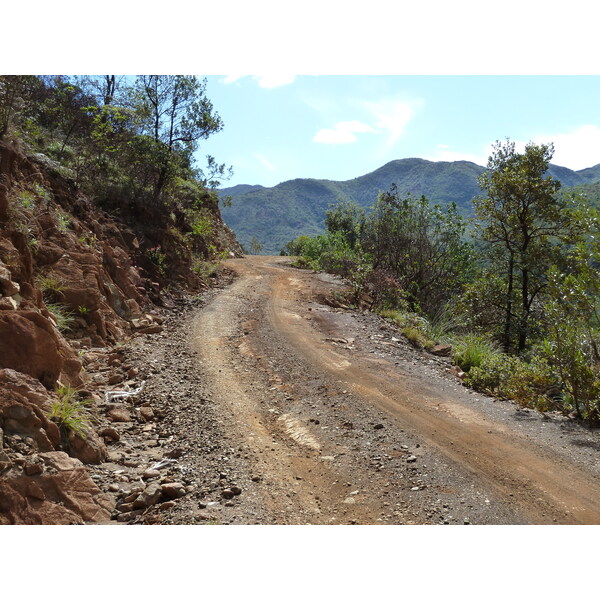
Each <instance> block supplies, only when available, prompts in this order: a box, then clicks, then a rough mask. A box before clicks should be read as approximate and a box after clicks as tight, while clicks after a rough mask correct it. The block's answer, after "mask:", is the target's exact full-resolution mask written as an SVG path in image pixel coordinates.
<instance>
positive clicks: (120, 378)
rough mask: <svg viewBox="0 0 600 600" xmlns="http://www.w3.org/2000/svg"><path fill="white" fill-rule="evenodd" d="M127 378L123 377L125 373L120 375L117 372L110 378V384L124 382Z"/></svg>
mask: <svg viewBox="0 0 600 600" xmlns="http://www.w3.org/2000/svg"><path fill="white" fill-rule="evenodd" d="M124 379H125V378H124V377H123V375H120V374H119V373H115V374H114V375H111V376H110V377H109V378H108V385H117V384H118V383H123V380H124Z"/></svg>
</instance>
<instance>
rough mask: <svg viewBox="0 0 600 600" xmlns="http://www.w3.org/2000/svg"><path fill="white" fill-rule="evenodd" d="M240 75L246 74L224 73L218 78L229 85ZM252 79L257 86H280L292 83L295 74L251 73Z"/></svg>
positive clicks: (239, 77) (240, 77) (268, 87)
mask: <svg viewBox="0 0 600 600" xmlns="http://www.w3.org/2000/svg"><path fill="white" fill-rule="evenodd" d="M242 77H247V75H226V76H225V77H223V79H221V80H220V82H221V83H224V84H225V85H229V84H231V83H235V82H236V81H239V80H240V79H242ZM252 79H254V80H255V81H257V82H258V85H259V87H261V88H267V89H270V88H275V87H280V86H282V85H289V84H290V83H294V81H295V80H296V76H295V75H252Z"/></svg>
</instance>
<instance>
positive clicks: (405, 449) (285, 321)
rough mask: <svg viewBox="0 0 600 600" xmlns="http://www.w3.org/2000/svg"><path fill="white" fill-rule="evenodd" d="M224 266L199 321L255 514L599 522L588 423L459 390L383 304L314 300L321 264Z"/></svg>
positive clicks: (209, 374)
mask: <svg viewBox="0 0 600 600" xmlns="http://www.w3.org/2000/svg"><path fill="white" fill-rule="evenodd" d="M228 266H229V267H230V268H232V269H233V270H234V271H235V272H236V273H237V275H238V277H237V278H236V280H235V282H234V283H233V284H232V285H231V286H229V287H228V288H226V289H224V290H223V291H221V292H220V293H219V295H217V296H216V297H215V298H214V299H213V300H212V302H211V303H210V304H209V305H208V306H207V307H205V308H204V309H203V310H202V311H201V312H200V313H199V314H198V316H197V318H196V319H195V323H194V333H193V335H194V339H195V340H196V350H197V352H198V353H199V355H200V360H201V364H202V372H203V376H204V378H205V380H206V383H207V385H208V386H209V388H210V389H211V390H213V395H214V396H215V397H218V398H219V402H220V403H221V407H222V408H223V409H224V411H225V412H227V413H229V415H230V416H231V418H232V424H233V426H234V428H235V429H236V434H235V435H236V437H237V436H239V437H237V439H238V441H239V444H240V445H242V446H244V447H245V448H247V450H248V455H247V456H248V460H249V463H250V465H251V470H252V472H253V481H254V483H255V484H256V485H254V486H253V488H252V491H249V492H248V493H246V494H245V497H244V501H245V503H246V505H247V506H249V507H250V506H253V507H254V508H253V509H252V510H254V511H255V518H256V519H258V520H257V521H256V522H269V523H479V524H481V523H532V524H534V523H571V524H574V523H584V524H592V523H596V524H597V523H600V485H599V483H598V481H599V474H600V468H599V465H598V462H599V461H598V453H599V450H600V442H599V438H598V435H597V432H590V431H589V430H586V429H584V428H581V427H580V426H579V425H576V424H574V423H572V422H570V421H568V420H567V419H565V418H563V417H559V416H553V417H551V418H543V417H541V416H539V415H537V414H535V413H533V412H530V411H523V410H519V409H517V408H516V406H515V405H512V404H510V403H505V402H494V401H493V400H492V399H491V398H488V397H485V396H480V395H478V394H473V393H472V392H470V391H469V390H466V389H465V388H463V387H462V386H461V385H460V384H459V383H458V382H455V381H453V380H452V379H451V378H450V376H448V375H446V374H445V370H446V368H447V365H445V364H444V363H443V361H436V360H434V359H432V358H431V357H429V358H427V357H422V356H418V354H417V353H415V351H413V350H412V349H409V348H407V347H406V346H405V345H403V343H402V342H401V341H399V340H398V339H397V338H396V337H394V331H393V330H392V329H391V328H389V327H388V326H387V325H382V324H381V323H382V321H381V320H380V319H379V318H378V317H376V316H374V315H369V314H361V313H356V312H353V311H345V310H340V309H334V308H331V307H330V306H327V305H324V304H320V303H318V302H317V299H318V298H320V297H323V295H327V294H329V295H330V296H331V295H332V294H333V293H335V291H336V289H338V290H339V289H340V286H341V284H340V283H339V282H337V281H336V280H335V279H333V278H331V277H329V276H326V275H316V274H313V273H310V272H307V271H299V270H296V269H292V268H291V267H289V265H288V259H286V258H279V257H251V258H245V259H238V260H232V261H229V262H228ZM396 335H398V334H396ZM398 337H399V336H398ZM259 515H260V516H259Z"/></svg>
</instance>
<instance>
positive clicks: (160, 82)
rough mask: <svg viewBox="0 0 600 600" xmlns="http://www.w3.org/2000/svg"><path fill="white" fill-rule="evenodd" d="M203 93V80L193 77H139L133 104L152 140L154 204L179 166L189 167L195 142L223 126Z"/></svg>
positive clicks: (204, 82)
mask: <svg viewBox="0 0 600 600" xmlns="http://www.w3.org/2000/svg"><path fill="white" fill-rule="evenodd" d="M205 91H206V80H203V81H201V80H199V79H198V78H197V77H195V76H187V75H139V76H138V78H137V80H136V85H135V86H134V89H133V94H132V100H133V105H134V107H135V110H136V112H137V113H138V114H140V116H141V117H142V133H143V134H145V135H148V136H150V137H151V139H152V140H153V143H154V147H155V152H154V154H155V158H156V160H157V163H158V170H157V174H156V179H155V183H154V200H155V201H157V200H158V198H159V196H160V194H161V192H162V191H163V189H164V187H165V186H166V184H167V183H168V181H169V179H170V178H172V177H173V176H174V173H175V172H176V171H177V169H178V167H181V166H182V164H183V166H189V165H190V164H191V162H192V154H193V152H194V151H195V150H196V149H197V146H198V141H199V140H201V139H206V138H208V137H209V136H210V135H211V134H213V133H216V132H217V131H220V130H221V129H222V127H223V123H222V121H221V118H220V117H219V115H218V114H217V113H216V112H214V110H213V105H212V103H211V102H210V100H209V99H208V98H207V96H206V94H205ZM178 163H179V164H178ZM209 163H210V160H209ZM213 166H214V161H213Z"/></svg>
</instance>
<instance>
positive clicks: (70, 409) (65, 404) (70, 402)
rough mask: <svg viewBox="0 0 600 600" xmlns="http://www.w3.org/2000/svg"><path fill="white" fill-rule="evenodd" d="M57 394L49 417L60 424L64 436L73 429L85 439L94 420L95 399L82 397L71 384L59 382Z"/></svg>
mask: <svg viewBox="0 0 600 600" xmlns="http://www.w3.org/2000/svg"><path fill="white" fill-rule="evenodd" d="M56 395H57V396H58V398H57V400H56V401H55V402H54V403H53V404H52V406H51V407H50V410H49V411H48V418H49V419H50V420H51V421H54V422H55V423H56V424H57V425H58V427H59V429H60V431H61V434H62V436H63V438H66V437H68V435H69V432H71V431H72V432H73V433H74V434H75V435H77V436H79V437H80V438H82V439H85V438H86V437H87V434H88V431H89V429H90V427H91V425H92V423H93V421H94V414H93V411H92V406H93V401H92V400H91V399H82V398H80V397H79V394H78V393H77V391H76V390H75V389H74V388H72V387H71V386H70V385H62V384H59V385H58V387H57V388H56Z"/></svg>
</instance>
